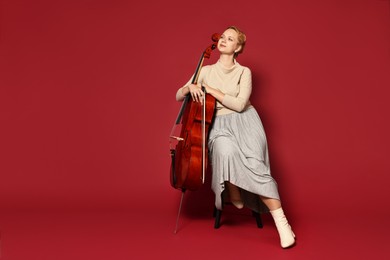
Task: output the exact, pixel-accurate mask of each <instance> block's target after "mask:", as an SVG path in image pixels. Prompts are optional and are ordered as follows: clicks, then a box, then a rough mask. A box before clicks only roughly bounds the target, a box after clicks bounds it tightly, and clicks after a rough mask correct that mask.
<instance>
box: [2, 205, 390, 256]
mask: <svg viewBox="0 0 390 260" xmlns="http://www.w3.org/2000/svg"><path fill="white" fill-rule="evenodd" d="M175 206H176V205H175ZM175 206H172V207H169V208H167V207H166V205H165V206H164V205H163V204H157V205H155V206H154V210H148V209H147V208H146V207H145V206H135V205H134V207H133V209H129V208H128V209H125V208H122V209H119V208H118V209H110V210H73V211H72V210H65V209H61V210H48V209H45V210H40V211H38V210H35V212H34V211H32V210H20V211H12V212H11V211H8V212H3V213H1V214H0V231H1V241H0V243H1V244H0V249H1V252H0V254H1V257H0V259H1V260H8V259H10V260H11V259H17V260H22V259H23V260H24V259H40V260H44V259H50V260H51V259H56V260H61V259H72V260H76V259H115V260H120V259H245V258H247V259H249V257H250V259H373V260H374V259H390V249H389V247H390V243H389V242H390V239H389V236H388V233H389V225H388V224H387V220H386V219H384V218H383V219H380V218H379V219H376V220H374V219H373V217H372V216H368V215H361V216H343V215H342V214H337V212H336V213H335V214H334V215H333V216H327V217H326V219H325V217H324V218H321V217H320V216H317V217H315V215H313V216H305V215H302V216H297V215H293V216H290V217H289V218H290V223H291V224H292V226H293V229H294V231H295V233H296V235H297V238H298V239H297V243H296V246H295V247H293V248H290V249H281V248H280V246H279V240H278V235H277V233H276V229H275V228H274V225H273V223H272V220H271V218H270V215H263V216H262V219H263V222H264V228H263V229H258V228H257V227H256V224H255V220H254V219H253V217H252V216H251V214H250V212H249V211H247V210H245V209H244V210H241V211H239V210H236V209H235V208H226V209H225V211H224V215H223V216H222V219H221V220H222V223H221V224H222V225H221V227H220V229H214V228H213V224H214V220H213V218H212V208H211V209H210V212H206V211H207V210H202V211H199V212H191V210H187V209H186V207H184V209H183V212H182V215H181V218H180V222H179V230H178V232H177V233H176V234H174V233H173V231H174V227H175V221H176V213H177V211H176V210H175V209H174V208H175Z"/></svg>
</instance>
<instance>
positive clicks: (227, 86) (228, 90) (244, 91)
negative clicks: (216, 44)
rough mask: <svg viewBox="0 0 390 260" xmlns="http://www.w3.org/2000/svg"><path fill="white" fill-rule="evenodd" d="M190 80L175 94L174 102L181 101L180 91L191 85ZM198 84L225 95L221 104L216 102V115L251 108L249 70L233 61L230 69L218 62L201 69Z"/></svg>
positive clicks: (181, 94)
mask: <svg viewBox="0 0 390 260" xmlns="http://www.w3.org/2000/svg"><path fill="white" fill-rule="evenodd" d="M191 81H192V78H191V79H190V80H189V81H188V82H187V84H185V85H184V86H183V87H181V88H180V89H179V90H178V91H177V93H176V100H178V101H182V100H183V99H184V98H185V96H184V95H183V92H182V89H183V88H184V87H186V86H188V85H190V84H191ZM198 84H206V85H208V86H210V87H212V88H215V89H218V90H220V91H221V92H222V93H224V94H225V96H224V98H223V100H222V103H220V102H218V101H217V107H216V109H217V111H216V115H217V116H219V115H224V114H229V113H233V112H242V111H245V110H246V109H248V108H249V107H251V104H250V101H249V97H250V95H251V92H252V76H251V71H250V69H249V68H247V67H244V66H241V65H240V64H239V63H238V62H236V61H235V64H234V65H233V67H231V68H226V67H225V66H223V65H222V63H221V62H220V61H218V62H217V63H215V64H213V65H207V66H204V67H202V69H201V71H200V74H199V77H198Z"/></svg>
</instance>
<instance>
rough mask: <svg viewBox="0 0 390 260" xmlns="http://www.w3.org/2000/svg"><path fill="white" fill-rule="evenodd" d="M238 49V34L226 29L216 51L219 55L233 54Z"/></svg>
mask: <svg viewBox="0 0 390 260" xmlns="http://www.w3.org/2000/svg"><path fill="white" fill-rule="evenodd" d="M239 49H240V45H239V44H238V33H237V32H236V31H235V30H233V29H227V30H226V31H224V32H223V34H222V35H221V38H219V41H218V50H219V51H220V53H221V54H234V52H235V51H238V50H239Z"/></svg>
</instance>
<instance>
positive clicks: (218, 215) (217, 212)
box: [214, 208, 222, 229]
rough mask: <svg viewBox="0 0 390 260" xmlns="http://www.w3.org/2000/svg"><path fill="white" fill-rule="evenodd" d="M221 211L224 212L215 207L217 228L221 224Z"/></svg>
mask: <svg viewBox="0 0 390 260" xmlns="http://www.w3.org/2000/svg"><path fill="white" fill-rule="evenodd" d="M221 213H222V210H219V209H217V208H214V217H215V222H214V228H215V229H218V228H219V227H220V226H221V225H220V221H221Z"/></svg>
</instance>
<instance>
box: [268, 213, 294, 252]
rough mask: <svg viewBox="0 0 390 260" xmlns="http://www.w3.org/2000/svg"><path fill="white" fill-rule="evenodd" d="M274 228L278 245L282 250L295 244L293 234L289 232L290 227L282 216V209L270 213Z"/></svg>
mask: <svg viewBox="0 0 390 260" xmlns="http://www.w3.org/2000/svg"><path fill="white" fill-rule="evenodd" d="M270 213H271V215H272V217H273V219H274V221H275V225H276V228H277V230H278V233H279V236H280V245H281V246H282V247H283V248H286V247H290V246H292V245H294V243H295V234H294V232H293V231H292V230H291V226H290V225H289V224H288V222H287V219H286V216H285V215H284V212H283V209H282V208H278V209H275V210H272V211H270Z"/></svg>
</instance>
